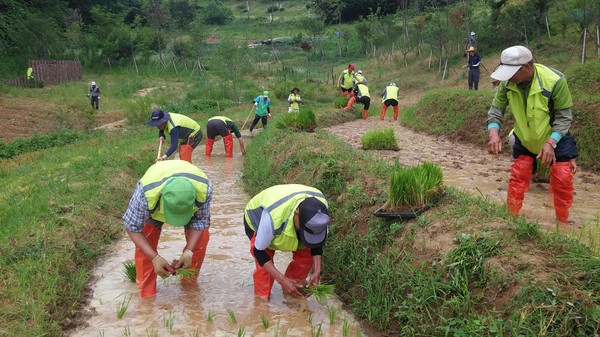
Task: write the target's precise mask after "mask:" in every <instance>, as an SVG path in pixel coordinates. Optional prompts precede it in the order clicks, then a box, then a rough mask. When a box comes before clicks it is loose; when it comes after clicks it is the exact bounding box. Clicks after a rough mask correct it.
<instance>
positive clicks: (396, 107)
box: [394, 105, 398, 121]
mask: <svg viewBox="0 0 600 337" xmlns="http://www.w3.org/2000/svg"><path fill="white" fill-rule="evenodd" d="M394 120H395V121H397V120H398V106H397V105H396V106H395V107H394Z"/></svg>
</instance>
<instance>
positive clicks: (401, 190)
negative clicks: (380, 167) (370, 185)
mask: <svg viewBox="0 0 600 337" xmlns="http://www.w3.org/2000/svg"><path fill="white" fill-rule="evenodd" d="M443 190H444V178H443V173H442V169H441V168H440V167H439V166H437V165H435V164H433V163H430V162H424V163H423V164H421V165H417V166H412V167H402V168H399V169H397V170H396V171H394V172H393V173H392V175H391V179H390V191H389V200H388V205H389V207H390V208H399V207H413V206H414V207H416V206H421V205H425V204H428V203H430V202H432V201H433V200H434V199H435V198H437V197H438V196H439V195H440V194H441V193H442V192H443Z"/></svg>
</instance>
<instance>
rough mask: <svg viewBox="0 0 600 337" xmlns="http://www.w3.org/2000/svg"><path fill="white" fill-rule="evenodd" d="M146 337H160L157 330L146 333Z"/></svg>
mask: <svg viewBox="0 0 600 337" xmlns="http://www.w3.org/2000/svg"><path fill="white" fill-rule="evenodd" d="M146 337H158V331H156V330H150V331H146Z"/></svg>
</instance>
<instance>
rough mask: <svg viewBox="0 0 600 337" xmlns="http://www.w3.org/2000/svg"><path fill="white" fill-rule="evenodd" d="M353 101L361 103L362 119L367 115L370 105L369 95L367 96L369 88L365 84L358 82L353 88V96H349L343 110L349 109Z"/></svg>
mask: <svg viewBox="0 0 600 337" xmlns="http://www.w3.org/2000/svg"><path fill="white" fill-rule="evenodd" d="M354 102H358V103H362V104H363V105H364V107H363V119H367V117H369V106H370V105H371V97H370V96H369V88H368V87H367V86H366V85H365V84H358V85H357V86H356V87H355V88H354V96H352V97H350V100H349V101H348V105H346V107H345V108H344V110H350V108H352V106H353V104H354Z"/></svg>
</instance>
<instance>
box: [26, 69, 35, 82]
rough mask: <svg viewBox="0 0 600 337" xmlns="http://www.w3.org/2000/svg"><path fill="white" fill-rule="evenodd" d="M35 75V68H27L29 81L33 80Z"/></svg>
mask: <svg viewBox="0 0 600 337" xmlns="http://www.w3.org/2000/svg"><path fill="white" fill-rule="evenodd" d="M33 79H34V77H33V68H31V67H29V68H27V80H28V81H33Z"/></svg>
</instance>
